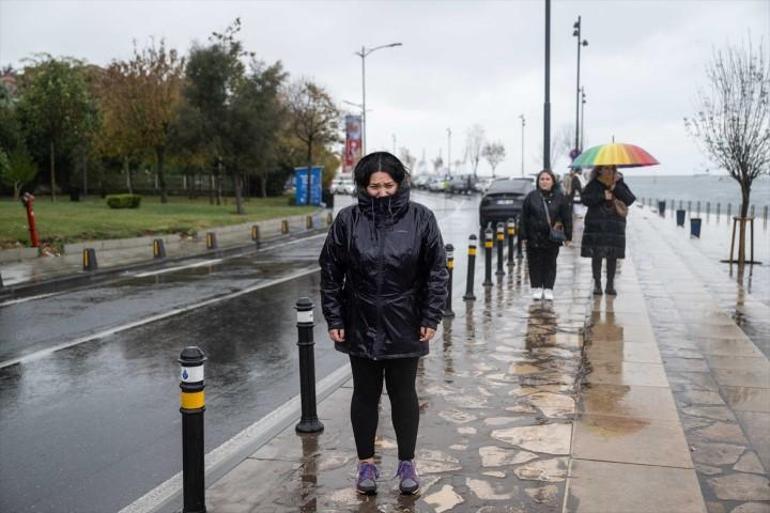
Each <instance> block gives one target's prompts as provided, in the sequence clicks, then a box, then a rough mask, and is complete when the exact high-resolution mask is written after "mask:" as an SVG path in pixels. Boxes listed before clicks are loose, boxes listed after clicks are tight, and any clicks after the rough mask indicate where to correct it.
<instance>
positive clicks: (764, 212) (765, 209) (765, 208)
mask: <svg viewBox="0 0 770 513" xmlns="http://www.w3.org/2000/svg"><path fill="white" fill-rule="evenodd" d="M762 221H763V222H767V205H765V206H764V207H763V208H762Z"/></svg>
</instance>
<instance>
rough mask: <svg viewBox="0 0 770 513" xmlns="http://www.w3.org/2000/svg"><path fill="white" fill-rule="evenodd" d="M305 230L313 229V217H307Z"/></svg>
mask: <svg viewBox="0 0 770 513" xmlns="http://www.w3.org/2000/svg"><path fill="white" fill-rule="evenodd" d="M305 228H306V229H307V230H312V229H313V216H305Z"/></svg>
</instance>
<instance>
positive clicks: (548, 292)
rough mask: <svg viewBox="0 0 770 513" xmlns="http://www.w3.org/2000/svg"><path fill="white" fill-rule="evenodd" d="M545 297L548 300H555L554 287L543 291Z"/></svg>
mask: <svg viewBox="0 0 770 513" xmlns="http://www.w3.org/2000/svg"><path fill="white" fill-rule="evenodd" d="M543 299H545V300H546V301H553V289H545V290H544V291H543Z"/></svg>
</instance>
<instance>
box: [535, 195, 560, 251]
mask: <svg viewBox="0 0 770 513" xmlns="http://www.w3.org/2000/svg"><path fill="white" fill-rule="evenodd" d="M540 199H542V200H543V209H544V210H545V218H546V219H547V220H548V229H549V232H548V239H549V240H550V241H551V242H555V243H557V244H563V243H564V242H566V240H567V235H566V234H565V233H564V230H562V229H560V228H554V226H553V225H552V224H551V213H550V212H549V211H548V203H546V202H545V198H544V197H543V196H540Z"/></svg>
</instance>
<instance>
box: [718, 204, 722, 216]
mask: <svg viewBox="0 0 770 513" xmlns="http://www.w3.org/2000/svg"><path fill="white" fill-rule="evenodd" d="M720 217H722V204H721V203H717V219H719V218H720Z"/></svg>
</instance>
